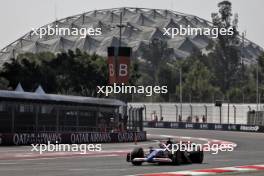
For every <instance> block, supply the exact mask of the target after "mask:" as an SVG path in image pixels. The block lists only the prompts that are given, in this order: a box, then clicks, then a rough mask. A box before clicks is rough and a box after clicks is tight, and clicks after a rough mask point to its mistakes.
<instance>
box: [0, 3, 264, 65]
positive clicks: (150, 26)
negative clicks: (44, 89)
mask: <svg viewBox="0 0 264 176" xmlns="http://www.w3.org/2000/svg"><path fill="white" fill-rule="evenodd" d="M121 12H122V13H121ZM120 15H122V24H123V25H124V27H123V28H122V31H121V33H122V43H121V44H122V46H129V47H132V49H133V57H134V58H142V49H143V48H144V47H148V46H149V43H150V41H152V40H153V39H161V40H165V41H167V43H168V47H169V48H171V49H172V51H173V52H172V53H173V54H172V56H171V57H173V58H175V59H178V58H186V57H188V56H189V55H190V53H191V52H192V51H193V50H194V49H199V50H201V51H203V52H205V53H206V52H209V51H207V49H206V47H207V45H208V43H209V42H210V41H214V40H215V39H212V37H210V36H202V35H196V36H176V37H175V38H171V37H169V36H165V35H163V33H164V31H163V28H164V27H165V28H169V27H171V28H178V27H179V26H180V25H182V26H188V25H190V26H191V27H201V28H211V27H213V26H212V23H211V22H209V21H207V20H205V19H202V18H200V17H197V16H195V15H189V14H184V13H179V12H175V11H173V10H164V9H163V10H162V9H146V8H129V7H124V8H112V9H103V10H93V11H89V12H85V13H82V14H78V15H74V16H69V17H66V18H63V19H60V20H56V21H54V22H52V23H49V24H47V25H44V26H42V27H41V28H46V27H48V25H49V26H56V25H57V26H58V27H68V28H89V27H93V28H101V29H102V35H100V36H90V35H87V36H86V37H84V38H81V37H80V36H70V35H69V36H58V35H53V36H44V37H43V38H40V37H39V36H38V35H35V34H34V33H33V32H32V31H30V32H28V33H27V34H25V35H24V36H22V37H21V38H19V39H17V40H16V41H14V42H13V43H11V44H9V45H8V46H6V47H5V48H3V49H2V50H1V51H0V65H2V64H3V63H4V62H8V61H9V60H10V58H15V57H16V56H17V55H18V54H21V53H26V52H31V53H40V52H46V51H49V52H53V53H59V52H64V51H67V50H69V49H71V50H75V49H76V48H79V49H80V50H82V51H86V52H87V53H97V54H98V55H101V56H106V55H107V49H106V48H107V47H109V46H119V35H120V33H119V32H120V31H119V30H120V29H119V28H118V27H117V25H118V24H119V23H120ZM242 38H243V39H242ZM237 45H238V46H240V47H241V51H242V52H243V54H242V56H243V57H244V58H243V60H244V61H245V62H246V63H251V62H253V61H255V59H256V58H257V57H258V56H259V55H260V54H261V53H262V52H263V49H262V48H261V47H260V46H258V45H257V44H255V43H253V42H251V41H250V40H247V39H244V37H240V42H239V43H238V44H237ZM143 59H144V58H143Z"/></svg>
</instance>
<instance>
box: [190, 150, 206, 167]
mask: <svg viewBox="0 0 264 176" xmlns="http://www.w3.org/2000/svg"><path fill="white" fill-rule="evenodd" d="M189 157H190V159H191V161H192V163H199V164H201V163H203V159H204V152H203V151H195V152H192V153H190V156H189Z"/></svg>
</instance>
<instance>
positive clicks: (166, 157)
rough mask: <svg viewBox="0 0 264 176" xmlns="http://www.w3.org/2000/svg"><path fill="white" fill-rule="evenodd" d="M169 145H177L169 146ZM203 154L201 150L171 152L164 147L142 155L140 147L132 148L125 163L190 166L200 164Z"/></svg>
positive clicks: (142, 151)
mask: <svg viewBox="0 0 264 176" xmlns="http://www.w3.org/2000/svg"><path fill="white" fill-rule="evenodd" d="M171 145H178V144H177V143H176V144H171ZM203 158H204V153H203V151H202V150H201V149H199V150H198V151H197V150H196V151H188V150H185V151H180V150H177V151H175V152H172V151H170V150H166V149H165V148H164V147H160V148H155V149H154V148H152V147H151V148H150V149H149V152H148V153H147V154H144V150H143V148H141V147H137V148H134V150H133V151H132V152H130V153H128V154H127V159H126V160H127V162H131V163H132V164H133V165H135V166H140V165H142V163H143V162H147V163H158V164H164V163H165V164H173V165H180V164H191V163H202V162H203Z"/></svg>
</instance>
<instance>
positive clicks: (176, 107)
mask: <svg viewBox="0 0 264 176" xmlns="http://www.w3.org/2000/svg"><path fill="white" fill-rule="evenodd" d="M174 106H175V109H176V122H178V106H177V105H176V104H175V105H174Z"/></svg>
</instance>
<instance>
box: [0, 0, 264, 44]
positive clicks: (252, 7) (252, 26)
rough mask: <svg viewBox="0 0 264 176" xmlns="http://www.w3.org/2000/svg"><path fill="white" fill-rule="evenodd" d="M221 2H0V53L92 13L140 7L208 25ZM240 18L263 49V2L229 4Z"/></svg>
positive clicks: (234, 1) (242, 27) (241, 0)
mask: <svg viewBox="0 0 264 176" xmlns="http://www.w3.org/2000/svg"><path fill="white" fill-rule="evenodd" d="M218 2H220V0H93V1H92V0H1V1H0V22H1V27H0V49H2V48H4V47H5V46H6V45H8V44H10V43H11V42H13V41H15V40H16V39H18V38H19V37H21V36H22V35H24V34H26V33H27V32H29V31H30V30H31V29H32V28H38V27H41V26H43V25H45V24H48V23H50V22H53V21H55V20H56V19H60V18H64V17H67V16H72V15H76V14H80V13H83V12H88V11H91V10H95V9H107V8H115V7H139V8H143V7H145V8H156V9H172V10H175V11H178V12H182V13H187V14H193V15H196V16H199V17H201V18H204V19H207V20H209V21H211V13H212V12H217V3H218ZM230 2H232V5H233V12H234V13H238V16H239V31H240V32H246V38H248V39H249V40H251V41H253V42H255V43H256V44H258V45H260V46H261V47H263V48H264V35H263V32H264V30H263V29H264V20H263V17H264V10H263V7H264V1H263V0H230Z"/></svg>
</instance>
